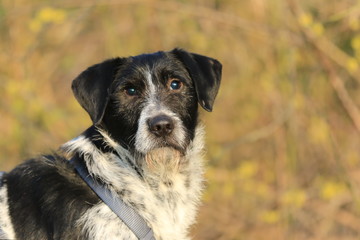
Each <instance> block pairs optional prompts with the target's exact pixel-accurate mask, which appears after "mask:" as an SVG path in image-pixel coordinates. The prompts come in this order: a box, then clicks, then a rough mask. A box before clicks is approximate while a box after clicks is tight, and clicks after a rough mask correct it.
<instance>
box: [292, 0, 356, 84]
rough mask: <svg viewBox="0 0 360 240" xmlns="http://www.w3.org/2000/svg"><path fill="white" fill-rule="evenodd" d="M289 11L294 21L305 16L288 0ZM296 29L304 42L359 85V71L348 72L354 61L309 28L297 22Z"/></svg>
mask: <svg viewBox="0 0 360 240" xmlns="http://www.w3.org/2000/svg"><path fill="white" fill-rule="evenodd" d="M288 4H289V6H290V10H291V12H292V13H293V15H294V17H295V19H296V20H297V21H298V20H299V19H301V17H302V16H306V13H305V12H304V10H303V9H301V7H300V5H299V3H298V2H297V1H295V0H288ZM297 25H298V28H299V30H300V32H301V33H303V34H304V36H305V38H306V40H307V41H308V42H309V43H311V44H312V45H313V46H314V47H315V48H316V49H317V50H319V51H321V54H322V55H324V56H326V57H327V58H328V59H330V60H332V61H333V62H335V63H336V64H338V65H339V66H340V67H342V68H344V69H345V70H346V71H347V72H348V74H349V75H350V76H351V77H353V78H354V79H356V80H357V81H358V82H359V83H360V74H359V73H360V70H359V69H356V70H355V71H352V70H349V64H350V63H351V62H353V61H354V59H353V58H352V57H351V56H349V55H348V54H346V53H345V52H344V51H342V50H341V49H340V48H339V47H337V46H336V45H335V44H334V43H332V42H331V41H330V40H329V39H327V38H326V37H325V36H324V35H321V36H319V35H316V34H315V33H314V32H313V31H312V30H311V29H310V28H307V27H304V26H301V24H299V22H298V24H297Z"/></svg>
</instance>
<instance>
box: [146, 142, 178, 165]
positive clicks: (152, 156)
mask: <svg viewBox="0 0 360 240" xmlns="http://www.w3.org/2000/svg"><path fill="white" fill-rule="evenodd" d="M143 157H144V158H143V160H144V162H143V163H145V164H146V167H147V168H148V169H151V170H155V171H156V170H160V169H167V171H171V170H177V169H179V166H180V164H181V162H182V159H183V157H184V153H183V151H180V150H179V148H178V147H172V146H164V147H158V148H154V149H152V150H150V151H148V152H147V153H146V154H144V155H143Z"/></svg>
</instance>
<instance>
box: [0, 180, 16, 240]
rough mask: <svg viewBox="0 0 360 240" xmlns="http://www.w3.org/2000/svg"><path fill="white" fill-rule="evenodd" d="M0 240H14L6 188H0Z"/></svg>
mask: <svg viewBox="0 0 360 240" xmlns="http://www.w3.org/2000/svg"><path fill="white" fill-rule="evenodd" d="M0 239H15V233H14V229H13V225H12V223H11V220H10V215H9V209H8V196H7V186H6V185H3V186H2V187H1V188H0Z"/></svg>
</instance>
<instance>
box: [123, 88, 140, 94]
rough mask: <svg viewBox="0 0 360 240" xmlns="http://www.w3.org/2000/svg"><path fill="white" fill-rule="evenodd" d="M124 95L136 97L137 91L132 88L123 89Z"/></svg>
mask: <svg viewBox="0 0 360 240" xmlns="http://www.w3.org/2000/svg"><path fill="white" fill-rule="evenodd" d="M125 93H126V94H127V95H129V96H136V95H138V91H137V90H136V88H134V87H127V88H125Z"/></svg>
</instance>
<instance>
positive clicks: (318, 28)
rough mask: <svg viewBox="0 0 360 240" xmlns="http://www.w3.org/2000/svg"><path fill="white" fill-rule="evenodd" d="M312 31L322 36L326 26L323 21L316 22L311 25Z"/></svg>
mask: <svg viewBox="0 0 360 240" xmlns="http://www.w3.org/2000/svg"><path fill="white" fill-rule="evenodd" d="M311 29H312V31H313V32H314V34H315V35H316V36H321V35H323V34H324V31H325V30H324V26H323V25H322V24H321V23H314V24H313V25H312V26H311Z"/></svg>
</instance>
